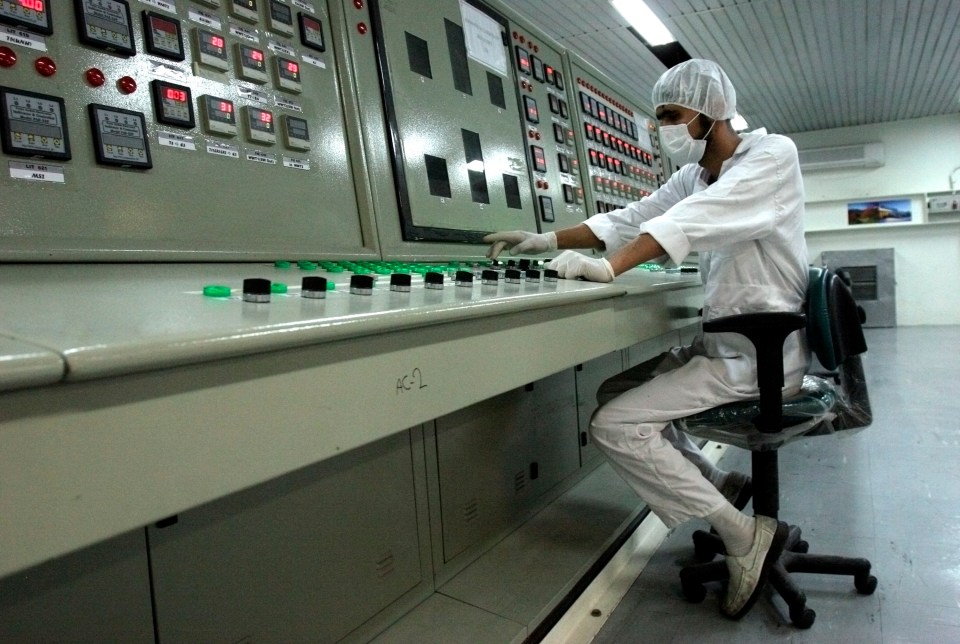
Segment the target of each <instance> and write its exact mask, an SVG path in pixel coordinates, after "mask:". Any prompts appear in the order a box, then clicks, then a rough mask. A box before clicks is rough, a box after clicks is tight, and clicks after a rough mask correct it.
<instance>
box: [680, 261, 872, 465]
mask: <svg viewBox="0 0 960 644" xmlns="http://www.w3.org/2000/svg"><path fill="white" fill-rule="evenodd" d="M805 313H806V315H807V327H806V333H807V341H808V343H809V345H810V348H811V350H812V351H813V353H814V354H815V355H816V357H817V360H818V361H819V363H820V365H821V366H822V367H824V368H825V369H826V370H828V371H827V372H825V373H813V374H809V375H806V376H804V378H803V384H802V386H801V389H800V392H799V393H797V394H796V395H794V396H790V397H788V398H785V399H784V400H783V430H782V431H780V432H776V433H768V432H762V431H760V430H759V429H757V427H756V426H755V425H754V421H755V420H756V418H757V416H758V414H759V409H758V401H756V400H745V401H738V402H734V403H730V404H727V405H723V406H721V407H716V408H714V409H709V410H707V411H705V412H702V413H700V414H696V415H694V416H688V417H687V418H683V419H681V420H678V421H676V423H675V424H676V426H677V428H678V429H680V430H682V431H685V432H687V433H689V434H692V435H694V436H699V437H701V438H708V439H710V440H716V441H720V442H722V443H727V444H730V445H736V446H737V447H742V448H744V449H749V450H754V451H757V450H761V451H762V450H769V449H777V448H778V447H780V446H781V445H784V444H786V443H788V442H790V441H791V440H794V439H796V438H797V437H800V436H821V435H823V434H830V433H833V432H837V431H851V430H859V429H863V428H865V427H867V426H869V425H870V423H871V422H872V420H873V414H872V412H871V409H870V398H869V395H868V393H867V383H866V379H865V377H864V373H863V363H862V362H861V359H860V355H859V354H861V353H863V352H864V351H866V349H867V345H866V341H865V340H864V337H863V332H862V330H861V327H860V323H861V322H862V321H863V320H862V313H861V311H860V309H859V308H858V307H857V304H856V302H855V301H854V300H853V297H852V295H851V294H850V290H849V289H848V288H846V287H845V285H844V282H843V278H842V276H840V275H837V274H835V273H831V272H829V271H825V270H824V269H821V268H816V267H813V268H811V269H810V286H809V289H808V294H807V302H806V306H805Z"/></svg>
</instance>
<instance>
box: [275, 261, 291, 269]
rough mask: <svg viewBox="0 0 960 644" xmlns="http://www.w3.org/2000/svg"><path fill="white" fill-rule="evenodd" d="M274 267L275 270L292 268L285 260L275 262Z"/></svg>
mask: <svg viewBox="0 0 960 644" xmlns="http://www.w3.org/2000/svg"><path fill="white" fill-rule="evenodd" d="M273 266H274V268H283V269H287V268H290V262H288V261H287V260H285V259H278V260H277V261H275V262H274V263H273Z"/></svg>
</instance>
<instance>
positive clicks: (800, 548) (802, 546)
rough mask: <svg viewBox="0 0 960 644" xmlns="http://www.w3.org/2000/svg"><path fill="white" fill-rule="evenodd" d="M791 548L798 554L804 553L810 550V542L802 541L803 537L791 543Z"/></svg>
mask: <svg viewBox="0 0 960 644" xmlns="http://www.w3.org/2000/svg"><path fill="white" fill-rule="evenodd" d="M791 550H792V551H793V552H799V553H800V554H805V553H808V552H810V544H809V543H807V542H806V541H804V540H803V539H801V540H800V541H798V542H796V543H795V544H794V545H793V548H791Z"/></svg>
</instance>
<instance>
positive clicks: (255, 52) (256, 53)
mask: <svg viewBox="0 0 960 644" xmlns="http://www.w3.org/2000/svg"><path fill="white" fill-rule="evenodd" d="M250 59H251V60H255V61H257V62H258V63H262V62H263V52H262V51H260V50H259V49H251V50H250Z"/></svg>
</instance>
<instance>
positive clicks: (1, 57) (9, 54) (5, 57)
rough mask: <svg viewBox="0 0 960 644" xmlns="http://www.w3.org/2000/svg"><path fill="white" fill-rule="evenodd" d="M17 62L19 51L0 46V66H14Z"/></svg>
mask: <svg viewBox="0 0 960 644" xmlns="http://www.w3.org/2000/svg"><path fill="white" fill-rule="evenodd" d="M16 64H17V52H15V51H13V50H12V49H10V48H9V47H0V67H13V66H14V65H16Z"/></svg>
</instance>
